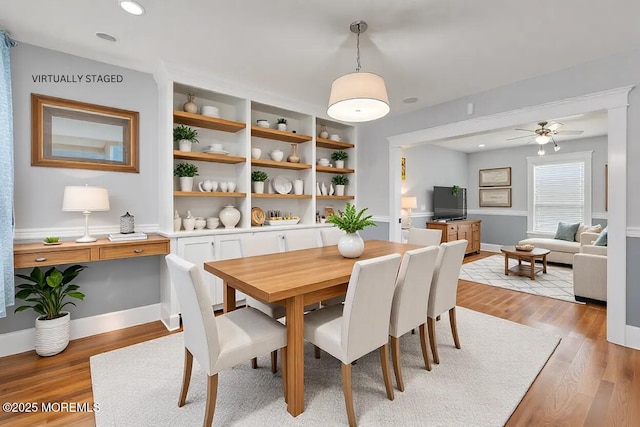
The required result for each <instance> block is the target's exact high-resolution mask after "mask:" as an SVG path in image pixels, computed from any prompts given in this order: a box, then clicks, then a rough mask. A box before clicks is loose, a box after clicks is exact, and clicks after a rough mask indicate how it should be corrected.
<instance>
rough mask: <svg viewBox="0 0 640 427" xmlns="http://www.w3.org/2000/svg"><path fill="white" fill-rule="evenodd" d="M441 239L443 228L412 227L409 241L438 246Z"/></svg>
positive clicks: (414, 243)
mask: <svg viewBox="0 0 640 427" xmlns="http://www.w3.org/2000/svg"><path fill="white" fill-rule="evenodd" d="M441 240H442V230H433V229H430V228H410V229H409V237H408V239H407V243H409V244H412V245H420V246H438V245H440V242H441Z"/></svg>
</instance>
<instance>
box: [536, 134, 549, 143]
mask: <svg viewBox="0 0 640 427" xmlns="http://www.w3.org/2000/svg"><path fill="white" fill-rule="evenodd" d="M549 141H551V137H550V136H547V135H538V136H536V142H537V143H538V144H541V145H542V144H546V143H547V142H549Z"/></svg>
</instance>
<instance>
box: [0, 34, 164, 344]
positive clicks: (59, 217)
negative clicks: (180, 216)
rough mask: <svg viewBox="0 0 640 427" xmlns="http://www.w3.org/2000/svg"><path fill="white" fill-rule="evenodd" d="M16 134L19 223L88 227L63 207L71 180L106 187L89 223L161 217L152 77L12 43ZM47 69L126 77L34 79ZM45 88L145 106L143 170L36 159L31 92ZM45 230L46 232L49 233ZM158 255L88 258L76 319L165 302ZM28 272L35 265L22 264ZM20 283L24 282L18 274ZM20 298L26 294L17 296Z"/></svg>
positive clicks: (14, 325) (0, 328)
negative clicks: (105, 202)
mask: <svg viewBox="0 0 640 427" xmlns="http://www.w3.org/2000/svg"><path fill="white" fill-rule="evenodd" d="M11 73H12V89H13V115H14V133H15V138H14V141H15V143H14V144H15V147H14V148H15V217H16V228H17V229H18V230H21V229H47V228H57V227H82V226H83V225H84V220H83V217H82V215H80V214H79V213H70V212H62V210H61V208H62V194H63V190H64V187H65V186H66V185H82V184H89V185H97V186H104V187H107V188H108V190H109V198H110V203H111V210H110V211H109V212H97V213H94V214H92V215H91V219H90V225H94V226H110V225H115V226H117V225H118V224H119V217H120V215H123V214H124V213H125V212H126V211H129V212H130V213H131V214H132V215H134V216H135V221H136V224H138V225H140V224H150V225H153V224H157V223H158V211H157V206H158V191H159V189H158V185H157V174H158V172H157V164H158V154H159V153H158V150H157V149H156V141H157V122H158V119H157V105H158V99H157V89H156V84H155V81H154V79H153V76H151V75H150V74H144V73H140V72H137V71H132V70H128V69H124V68H120V67H115V66H111V65H107V64H103V63H100V62H95V61H90V60H87V59H83V58H79V57H76V56H71V55H67V54H64V53H61V52H56V51H52V50H48V49H42V48H39V47H35V46H31V45H28V44H24V43H20V44H18V46H16V47H15V48H13V49H12V50H11ZM41 74H64V75H70V74H121V75H123V82H122V83H115V84H114V83H111V84H107V83H102V84H100V83H92V84H87V83H34V82H33V78H32V76H33V75H41ZM31 93H39V94H44V95H50V96H56V97H60V98H66V99H72V100H76V101H84V102H90V103H94V104H99V105H105V106H112V107H118V108H123V109H128V110H134V111H138V112H139V113H140V173H137V174H134V173H124V172H102V171H89V170H86V171H85V170H79V169H78V170H74V169H62V168H49V167H33V166H31V157H30V156H31V128H30V125H31V112H30V102H31V101H30V95H31ZM43 237H44V236H43ZM160 260H161V258H160V257H148V258H140V259H135V260H121V261H103V262H94V263H89V264H87V265H88V267H89V268H88V269H87V270H85V271H83V272H82V273H81V274H80V276H79V277H78V279H77V283H78V284H79V285H80V286H81V291H82V292H84V293H85V294H86V295H87V297H86V300H85V301H79V302H78V307H77V308H74V307H71V308H70V311H71V312H72V316H73V318H76V319H77V318H82V317H88V316H93V315H97V314H102V313H108V312H113V311H119V310H125V309H129V308H134V307H141V306H145V305H149V304H155V303H159V302H160V292H159V288H160V285H159V280H160V268H159V264H158V263H159V262H160ZM17 272H19V273H21V274H28V273H29V272H30V269H23V270H19V271H17ZM18 283H20V281H18ZM16 303H20V301H16ZM7 313H8V315H7V317H6V318H3V319H0V333H5V332H10V331H16V330H20V329H25V328H32V327H33V324H34V319H35V317H36V315H35V313H34V312H32V311H30V310H29V311H25V312H21V313H18V314H13V309H12V308H11V307H10V308H9V309H8V310H7Z"/></svg>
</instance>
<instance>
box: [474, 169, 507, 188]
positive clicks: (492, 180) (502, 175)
mask: <svg viewBox="0 0 640 427" xmlns="http://www.w3.org/2000/svg"><path fill="white" fill-rule="evenodd" d="M478 182H479V186H480V187H508V186H510V185H511V168H510V167H507V168H493V169H480V177H479V179H478Z"/></svg>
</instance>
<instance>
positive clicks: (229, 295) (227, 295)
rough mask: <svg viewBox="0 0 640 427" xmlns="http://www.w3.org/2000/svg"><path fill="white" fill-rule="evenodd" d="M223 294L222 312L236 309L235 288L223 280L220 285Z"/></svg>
mask: <svg viewBox="0 0 640 427" xmlns="http://www.w3.org/2000/svg"><path fill="white" fill-rule="evenodd" d="M222 295H223V298H222V300H223V304H222V308H223V312H224V313H228V312H230V311H233V310H235V309H236V289H235V288H232V287H231V286H229V283H227V281H226V280H225V281H224V283H223V285H222Z"/></svg>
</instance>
